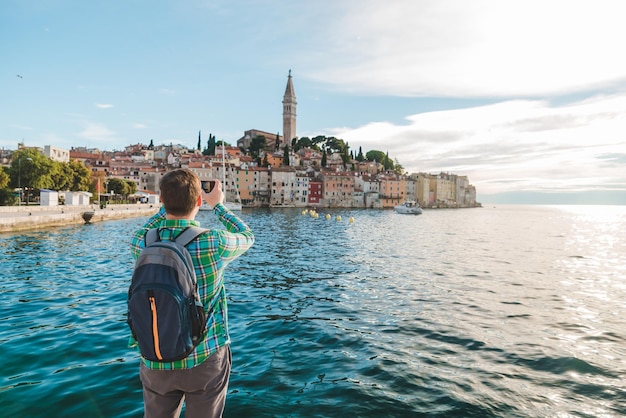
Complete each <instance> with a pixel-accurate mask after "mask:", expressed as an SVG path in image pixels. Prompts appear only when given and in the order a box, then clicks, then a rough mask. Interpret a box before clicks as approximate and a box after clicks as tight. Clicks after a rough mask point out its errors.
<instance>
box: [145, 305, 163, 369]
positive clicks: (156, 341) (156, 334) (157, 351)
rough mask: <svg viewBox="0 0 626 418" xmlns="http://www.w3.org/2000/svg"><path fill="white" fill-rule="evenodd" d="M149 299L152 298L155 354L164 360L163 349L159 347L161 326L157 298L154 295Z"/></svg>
mask: <svg viewBox="0 0 626 418" xmlns="http://www.w3.org/2000/svg"><path fill="white" fill-rule="evenodd" d="M148 299H149V300H150V309H151V310H152V338H153V340H154V354H155V355H156V356H157V358H158V359H159V360H163V356H162V355H161V349H160V348H159V328H158V321H157V309H156V300H155V299H154V296H150V297H148Z"/></svg>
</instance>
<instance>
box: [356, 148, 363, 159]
mask: <svg viewBox="0 0 626 418" xmlns="http://www.w3.org/2000/svg"><path fill="white" fill-rule="evenodd" d="M356 160H357V161H359V162H361V161H365V157H364V156H363V150H361V147H359V153H358V154H357V155H356Z"/></svg>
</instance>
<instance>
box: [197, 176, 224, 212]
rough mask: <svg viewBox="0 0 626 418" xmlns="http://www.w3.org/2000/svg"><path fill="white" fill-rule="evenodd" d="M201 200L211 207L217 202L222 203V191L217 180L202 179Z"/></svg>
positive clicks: (220, 184)
mask: <svg viewBox="0 0 626 418" xmlns="http://www.w3.org/2000/svg"><path fill="white" fill-rule="evenodd" d="M201 183H202V200H203V201H204V202H205V203H206V204H207V205H209V206H211V207H212V208H213V207H215V205H217V204H218V203H224V192H222V183H221V182H220V181H219V180H202V181H201Z"/></svg>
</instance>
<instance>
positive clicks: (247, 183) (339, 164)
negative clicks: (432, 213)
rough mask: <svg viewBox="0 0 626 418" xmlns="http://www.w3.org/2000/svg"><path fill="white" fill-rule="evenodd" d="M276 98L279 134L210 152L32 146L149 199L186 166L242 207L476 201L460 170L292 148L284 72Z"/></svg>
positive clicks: (290, 93) (100, 183)
mask: <svg viewBox="0 0 626 418" xmlns="http://www.w3.org/2000/svg"><path fill="white" fill-rule="evenodd" d="M282 103H283V135H280V133H270V132H267V131H262V130H258V129H250V130H247V131H245V132H244V134H243V136H242V137H241V138H239V139H237V141H236V143H237V146H226V145H225V146H223V147H222V146H218V147H216V149H215V152H214V153H213V155H204V153H203V152H201V151H200V150H199V149H196V148H190V147H187V146H184V145H180V144H172V143H170V144H169V145H156V146H155V145H153V143H152V140H151V141H150V145H147V146H146V145H144V144H142V143H136V144H132V145H128V146H126V147H125V148H124V151H100V150H99V149H87V148H86V147H77V148H72V149H71V150H69V151H68V150H64V149H61V148H57V147H54V146H52V145H49V146H46V147H44V148H43V149H38V150H39V152H41V153H42V154H44V155H46V156H48V157H49V158H51V159H53V160H55V161H61V162H67V161H70V160H75V161H80V162H82V163H84V164H85V166H87V167H88V168H89V169H90V170H91V172H92V180H93V183H94V185H95V186H94V190H93V191H96V192H97V193H100V192H104V193H109V188H108V184H109V182H110V180H111V179H113V178H116V179H121V180H126V181H129V182H132V183H134V184H135V186H136V190H137V194H138V195H140V196H142V197H146V196H148V197H150V198H151V199H152V200H154V198H155V196H158V194H159V193H160V190H159V181H160V179H161V177H162V176H163V175H164V174H165V173H166V172H168V171H170V170H173V169H177V168H188V169H190V170H192V171H194V172H195V173H196V174H197V175H198V177H199V178H200V179H201V180H209V179H219V180H221V181H222V183H223V186H222V189H223V191H224V192H225V194H226V200H228V201H240V202H241V203H242V204H243V206H245V207H268V206H269V207H342V208H392V207H394V206H396V205H399V204H401V203H402V202H404V201H407V200H408V201H417V202H419V204H420V205H421V206H422V207H426V208H429V207H474V206H480V204H479V203H477V202H476V188H475V187H474V186H473V185H471V184H470V182H469V179H468V178H467V176H459V175H456V174H451V173H444V172H441V173H439V174H430V173H421V172H420V173H413V174H408V173H405V174H400V173H397V172H393V171H389V170H388V171H385V169H384V166H383V164H382V163H381V162H377V161H357V160H355V159H353V158H351V157H348V156H347V154H343V155H342V154H340V153H339V152H332V151H330V150H329V149H328V148H326V150H325V151H320V148H317V147H313V148H311V147H298V149H297V151H294V149H293V146H292V140H294V139H297V133H296V118H297V115H296V105H297V102H296V96H295V90H294V86H293V77H292V75H291V70H290V71H289V75H288V78H287V86H286V88H285V94H284V96H283V101H282ZM259 137H263V138H265V147H264V148H263V149H259V150H258V155H256V154H255V155H254V157H253V156H252V155H250V147H251V145H252V144H253V141H254V140H255V139H257V138H259ZM260 142H261V143H262V142H263V141H260ZM254 143H255V144H258V143H259V141H255V142H254ZM285 147H289V148H288V151H289V152H288V153H287V151H286V150H285ZM25 148H26V147H25V146H24V144H23V143H20V144H18V149H25ZM321 149H324V148H321ZM359 151H360V150H359ZM286 155H288V156H289V161H288V162H287V161H286ZM10 160H11V153H10V152H5V150H2V153H1V154H0V161H1V162H2V164H3V165H8V164H10ZM261 161H262V163H261Z"/></svg>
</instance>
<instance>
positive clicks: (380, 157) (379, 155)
mask: <svg viewBox="0 0 626 418" xmlns="http://www.w3.org/2000/svg"><path fill="white" fill-rule="evenodd" d="M365 158H366V159H367V161H376V162H377V163H381V164H383V162H384V160H385V153H384V152H382V151H378V150H371V151H368V152H367V153H366V154H365Z"/></svg>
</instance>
